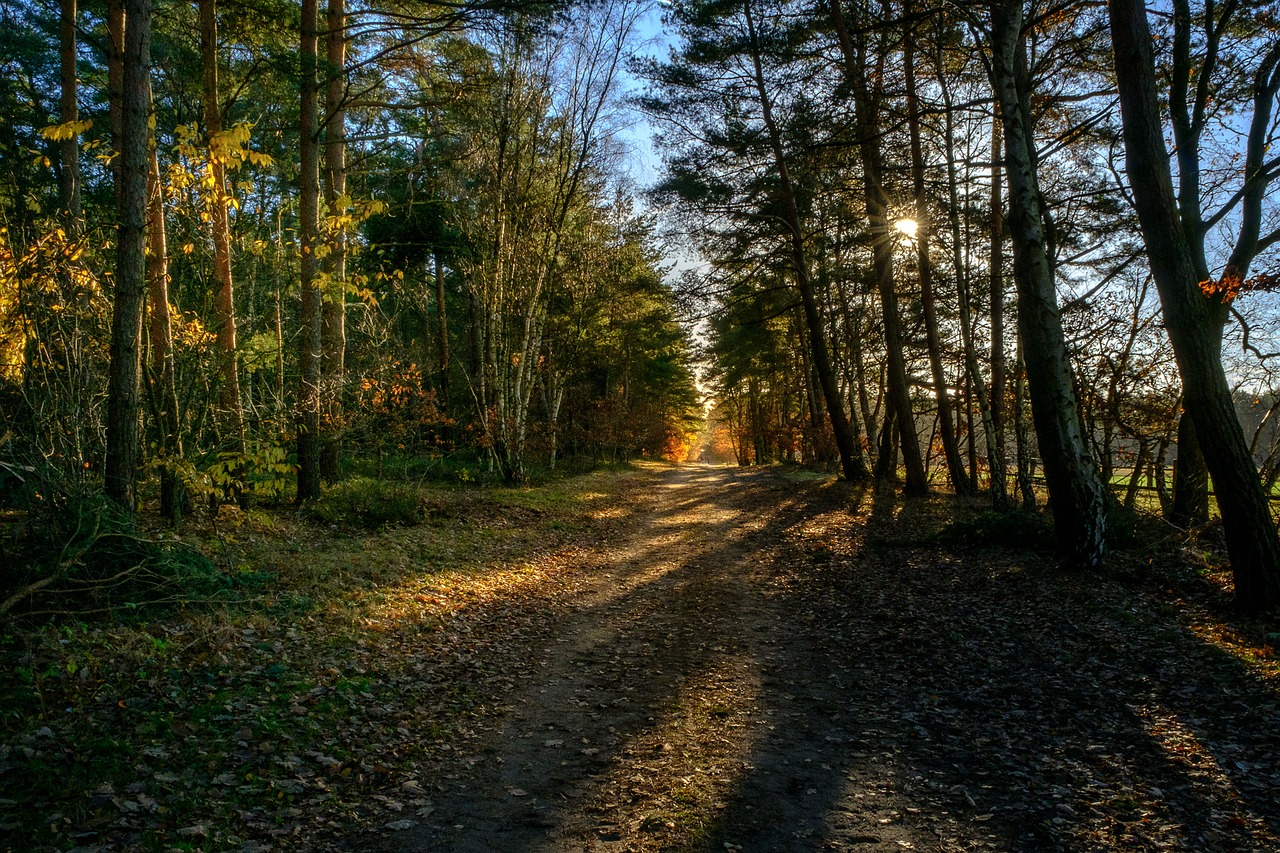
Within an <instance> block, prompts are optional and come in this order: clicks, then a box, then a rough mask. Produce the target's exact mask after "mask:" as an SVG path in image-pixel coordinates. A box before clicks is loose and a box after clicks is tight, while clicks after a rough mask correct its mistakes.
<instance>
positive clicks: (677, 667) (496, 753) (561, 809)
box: [357, 472, 803, 851]
mask: <svg viewBox="0 0 1280 853" xmlns="http://www.w3.org/2000/svg"><path fill="white" fill-rule="evenodd" d="M761 478H763V479H761ZM715 479H716V480H717V481H718V482H724V481H725V478H724V476H723V475H721V476H718V477H716V478H715ZM744 480H745V481H746V482H745V483H743V481H744ZM684 482H686V481H680V480H677V483H678V484H681V485H683V483H684ZM729 482H731V483H741V484H743V485H744V486H745V488H743V489H741V490H735V491H725V490H719V492H718V494H719V495H720V496H719V497H718V498H717V497H716V496H714V495H713V496H711V497H708V498H705V499H697V500H693V501H690V500H680V499H679V496H678V497H677V500H676V502H675V503H674V505H673V507H671V508H670V509H663V510H659V511H654V512H651V513H650V515H652V516H653V518H654V519H655V520H658V519H661V518H663V517H665V516H668V515H670V514H672V513H673V512H674V513H680V512H688V511H689V508H690V507H691V506H694V505H697V504H704V503H714V504H717V505H718V507H719V508H720V509H721V510H723V513H724V516H725V517H723V518H721V519H720V520H717V521H714V522H712V524H711V527H712V534H711V535H710V536H708V537H707V539H706V541H708V542H713V543H716V544H715V546H714V547H711V548H710V549H709V550H706V551H703V552H701V553H695V554H693V555H692V556H691V557H689V558H687V559H676V560H672V561H669V563H667V564H664V561H665V560H666V557H665V555H664V554H663V545H662V544H661V542H659V543H658V544H656V545H654V544H652V543H650V542H649V541H648V540H649V539H650V538H651V536H652V534H653V531H652V529H651V528H644V529H641V530H638V531H636V532H635V534H634V535H633V536H631V537H629V539H621V540H619V541H617V542H616V543H614V544H615V546H616V548H617V549H618V550H620V551H628V550H634V551H635V553H632V554H631V556H630V557H628V558H627V560H625V561H624V563H623V564H615V565H610V566H608V571H609V573H610V574H612V575H614V576H616V577H617V578H618V580H619V582H620V584H621V588H622V589H623V590H624V591H622V592H621V593H620V594H617V595H606V596H604V597H603V599H602V600H600V601H598V602H595V603H593V604H591V605H590V606H585V607H581V608H578V609H576V610H575V611H574V612H572V613H571V614H570V615H569V616H568V618H567V620H566V621H565V622H564V623H563V624H562V625H561V626H560V629H559V630H558V631H557V632H556V636H552V637H549V638H548V640H549V642H547V643H545V644H544V645H543V646H542V648H541V650H540V652H539V653H538V654H537V655H535V658H534V659H532V660H530V661H529V668H528V670H527V671H526V673H524V675H523V676H522V677H521V678H520V679H519V680H520V682H521V684H522V685H523V686H519V687H516V688H515V689H514V690H513V691H512V695H511V696H510V697H508V700H509V701H511V702H512V704H510V705H509V706H508V707H507V708H505V709H504V711H505V718H504V719H503V724H502V728H501V731H500V732H499V733H498V736H497V737H496V738H495V739H493V740H491V741H490V742H489V743H487V744H486V745H485V746H484V747H483V749H482V750H481V751H480V752H479V753H478V754H476V755H473V756H463V757H462V758H461V759H460V761H459V765H460V766H459V767H458V772H456V773H453V774H450V776H451V777H452V778H449V777H446V778H445V779H444V780H441V781H442V782H443V783H444V784H443V786H442V787H443V790H442V791H441V792H440V794H439V795H438V796H437V797H434V798H433V802H434V804H435V811H434V812H432V813H431V814H430V815H429V818H428V822H427V824H426V825H424V826H421V827H419V828H417V830H416V831H415V832H414V833H413V834H412V835H408V836H407V837H405V838H403V839H400V842H401V843H400V844H399V845H398V846H399V847H400V849H406V850H423V851H425V850H458V851H469V850H476V851H479V850H486V851H487V850H533V849H539V848H541V847H543V846H545V845H546V844H548V843H550V840H551V839H552V838H554V837H555V836H556V835H557V832H558V831H560V832H564V831H566V830H567V829H568V830H581V827H569V824H571V823H573V822H574V821H577V820H580V815H579V812H580V810H581V808H582V806H583V804H584V803H585V802H586V801H587V800H588V799H589V798H590V797H591V796H592V794H593V792H595V791H596V790H598V789H599V787H600V786H601V785H602V784H603V782H604V780H605V779H606V778H607V777H608V775H609V773H610V772H611V771H612V770H614V769H615V768H616V765H617V763H618V761H619V754H620V750H622V749H623V748H624V747H625V746H626V745H627V744H628V743H629V742H631V741H633V740H635V739H636V738H637V737H639V736H640V735H641V734H642V733H644V732H646V731H648V730H650V729H651V728H652V727H653V726H654V725H655V721H658V720H661V719H663V718H664V717H666V716H668V715H669V714H670V713H672V712H673V709H675V708H676V707H677V706H678V705H679V703H680V701H681V699H682V697H683V692H684V686H685V685H686V684H688V683H689V682H691V681H693V680H696V679H697V678H699V677H700V675H701V674H703V673H706V672H708V671H710V670H712V669H714V668H715V667H717V666H718V665H719V664H720V663H721V662H722V661H724V660H725V659H726V658H728V657H730V656H733V655H735V654H738V653H740V652H741V639H742V637H741V635H742V633H743V632H742V630H741V628H742V624H743V619H744V614H746V613H747V612H748V611H749V610H750V608H751V606H752V604H751V602H750V601H749V600H748V599H749V598H750V597H751V590H750V589H749V588H748V587H747V586H746V585H745V584H744V583H742V581H741V579H740V575H739V574H738V573H737V571H736V570H734V569H733V567H736V566H737V565H738V564H739V563H741V562H742V561H743V558H744V557H747V556H749V555H751V554H753V553H755V552H756V551H758V550H759V549H760V548H761V547H762V541H761V540H762V538H763V539H767V538H770V537H773V538H776V537H777V535H778V533H777V531H778V528H777V527H775V526H774V524H773V523H771V518H772V517H770V516H766V517H763V518H761V517H759V516H758V515H756V514H753V515H752V516H751V517H744V516H743V514H742V513H740V512H737V511H736V508H737V507H738V506H740V505H752V506H753V507H754V506H755V505H756V502H757V501H758V487H757V486H755V485H754V483H756V482H766V483H768V484H770V485H771V484H772V479H771V478H770V477H769V475H767V474H759V473H750V474H740V473H736V472H735V473H734V474H732V475H731V476H730V477H729ZM705 485H706V484H705V483H693V484H691V487H697V488H702V487H705ZM753 494H754V495H756V497H753V496H752V495H753ZM780 503H782V502H781V501H780ZM795 513H796V514H802V513H803V509H802V508H797V509H796V510H795ZM637 543H638V544H640V545H641V546H642V547H640V548H639V549H634V548H633V546H635V545H636V544H637ZM632 572H638V573H639V575H640V577H634V578H633V577H631V573H632ZM628 581H638V582H634V583H631V584H630V585H629V588H627V586H628V584H627V582H628ZM549 757H550V760H549ZM468 765H469V766H468ZM357 846H358V845H357Z"/></svg>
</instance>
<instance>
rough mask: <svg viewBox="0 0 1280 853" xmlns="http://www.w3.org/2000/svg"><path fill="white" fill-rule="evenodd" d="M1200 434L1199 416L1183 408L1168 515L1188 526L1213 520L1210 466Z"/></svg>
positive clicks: (1168, 517)
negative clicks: (1196, 418) (1195, 416)
mask: <svg viewBox="0 0 1280 853" xmlns="http://www.w3.org/2000/svg"><path fill="white" fill-rule="evenodd" d="M1196 438H1197V437H1196V423H1195V419H1194V418H1192V417H1191V416H1190V415H1188V414H1187V413H1186V412H1183V413H1182V415H1181V417H1179V418H1178V441H1177V446H1178V456H1177V458H1176V459H1174V461H1173V499H1172V500H1171V501H1170V503H1169V512H1168V513H1167V514H1166V515H1165V518H1167V519H1168V520H1169V523H1170V524H1173V525H1175V526H1177V527H1181V528H1184V529H1185V528H1189V527H1195V526H1196V525H1199V524H1204V523H1205V522H1206V521H1208V520H1209V469H1208V467H1206V465H1205V459H1204V453H1203V452H1202V451H1201V450H1200V442H1199V441H1197V440H1196Z"/></svg>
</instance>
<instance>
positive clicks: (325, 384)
mask: <svg viewBox="0 0 1280 853" xmlns="http://www.w3.org/2000/svg"><path fill="white" fill-rule="evenodd" d="M326 25H327V28H328V33H327V37H326V55H327V60H328V67H327V69H326V71H327V72H328V81H327V83H326V85H325V115H326V116H327V120H326V121H325V127H324V173H325V182H324V197H325V202H326V204H327V206H328V208H329V215H330V216H340V215H342V214H343V213H344V212H345V211H344V210H341V209H339V208H340V205H339V201H340V200H341V199H343V198H344V197H345V196H346V193H347V112H346V82H347V81H346V73H345V71H344V68H345V67H346V62H347V32H346V27H347V10H346V5H345V0H329V4H328V7H327V8H326ZM324 269H325V272H326V273H327V282H328V285H327V291H328V293H327V294H326V296H325V299H324V309H323V310H324V319H323V327H324V328H323V338H324V341H323V346H324V357H323V365H322V370H323V374H324V377H323V380H322V388H323V396H324V400H323V406H324V415H323V418H322V423H321V433H322V446H321V452H320V473H321V476H322V477H324V479H325V480H327V481H329V482H333V481H335V480H337V479H338V476H339V474H340V469H341V466H342V432H343V422H344V416H343V389H344V388H345V387H346V350H347V287H346V284H347V281H346V278H347V232H346V228H345V227H341V226H340V227H338V228H337V229H336V230H335V231H334V234H333V242H332V244H331V245H330V246H329V254H328V255H327V256H325V259H324Z"/></svg>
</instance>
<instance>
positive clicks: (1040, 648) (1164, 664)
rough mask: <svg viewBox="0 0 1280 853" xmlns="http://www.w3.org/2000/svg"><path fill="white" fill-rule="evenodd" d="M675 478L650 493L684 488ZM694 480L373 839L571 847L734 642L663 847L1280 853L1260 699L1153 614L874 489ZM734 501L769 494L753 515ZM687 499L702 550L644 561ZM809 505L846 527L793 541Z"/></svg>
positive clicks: (361, 845)
mask: <svg viewBox="0 0 1280 853" xmlns="http://www.w3.org/2000/svg"><path fill="white" fill-rule="evenodd" d="M681 476H683V475H672V477H674V478H675V479H674V480H673V479H670V478H668V477H659V478H657V479H656V480H655V482H659V483H665V484H669V485H672V487H673V488H674V489H677V490H679V489H680V488H683V487H684V486H688V487H690V488H694V487H697V488H698V489H700V488H702V487H703V486H704V485H706V482H700V481H705V480H706V479H707V476H706V475H700V476H699V477H698V478H697V479H694V478H692V477H690V478H686V479H684V480H681V479H680V477H681ZM710 479H711V480H713V481H714V482H716V483H731V484H734V485H736V486H737V488H728V487H726V488H718V489H717V492H715V493H713V494H711V495H707V494H702V493H700V494H695V495H693V496H692V497H686V496H683V495H680V494H679V493H678V491H677V494H676V495H674V496H673V498H672V500H670V501H669V502H667V503H666V504H665V505H663V506H659V507H656V508H655V507H651V508H650V509H649V510H647V514H648V515H649V516H650V517H651V518H652V520H653V521H654V525H655V526H654V527H641V528H640V529H636V530H635V532H634V533H633V534H632V535H630V536H628V537H622V538H619V539H618V541H617V542H616V543H614V544H615V545H616V546H617V547H618V548H619V549H623V550H626V549H631V550H632V551H633V553H632V555H631V557H630V558H629V560H630V562H631V564H632V565H631V570H629V569H627V567H626V566H625V565H624V566H618V565H610V566H608V568H607V569H606V570H607V571H608V572H610V573H611V574H614V575H617V576H618V577H617V580H618V583H619V590H618V591H617V594H603V595H601V596H598V597H597V598H594V599H591V600H589V601H584V602H583V603H582V604H581V606H578V607H575V608H572V609H571V611H570V612H569V613H568V615H567V616H566V617H565V618H564V620H563V621H562V622H561V623H560V624H559V625H557V626H553V627H554V630H551V631H549V632H548V633H546V634H545V635H542V636H541V637H540V638H539V641H538V642H537V643H535V644H534V648H536V649H537V652H536V653H535V654H534V655H533V657H532V658H531V659H530V661H529V668H528V670H527V671H526V672H525V673H523V674H522V675H520V676H518V677H517V678H516V680H515V686H514V687H512V689H511V690H510V692H509V693H508V694H505V696H504V695H499V694H501V691H500V690H496V689H495V695H497V696H498V699H497V700H495V701H500V702H505V703H506V704H505V705H503V706H501V707H497V708H495V709H494V710H493V713H494V714H496V715H499V716H500V717H501V719H502V721H503V723H502V727H501V729H500V731H499V732H498V734H497V736H496V737H495V738H493V739H491V740H489V741H488V742H487V743H486V744H485V745H484V746H483V747H481V748H476V747H475V745H467V746H464V747H462V748H460V749H459V752H458V758H457V759H456V760H455V761H454V762H453V763H452V764H453V767H452V770H448V769H446V775H445V777H444V778H442V779H440V780H436V781H437V783H438V784H437V789H436V790H437V793H436V795H434V796H433V802H434V804H435V808H436V811H435V812H433V813H431V814H430V815H429V816H428V817H427V818H426V820H425V822H424V825H423V826H420V827H419V828H418V829H417V830H415V833H414V834H412V835H406V836H404V837H400V838H398V839H396V845H395V846H396V847H397V848H398V849H405V850H462V851H466V850H543V849H545V850H553V849H567V848H566V846H565V845H566V844H567V843H568V839H575V840H580V839H582V838H590V837H591V836H592V826H591V825H590V820H591V816H590V815H584V814H583V806H584V804H586V803H588V802H589V801H590V800H591V799H592V797H593V796H594V795H596V794H598V793H599V792H600V791H601V790H602V789H603V788H604V787H605V786H606V785H607V783H608V782H609V780H610V778H611V776H612V775H613V774H616V773H618V772H621V771H622V770H624V769H625V768H627V766H628V765H627V755H626V751H627V747H628V744H631V743H633V742H636V741H639V740H641V739H643V738H644V737H645V736H646V734H647V733H651V732H653V731H654V730H655V729H656V727H658V726H659V725H661V721H662V720H663V719H664V718H666V717H668V716H669V715H671V714H673V713H676V712H677V711H678V709H679V707H680V704H681V700H682V698H683V697H684V695H685V692H686V691H687V688H688V686H689V685H690V684H691V683H693V682H695V681H696V680H697V679H699V678H700V677H701V676H703V675H704V674H706V673H709V672H712V671H713V670H716V669H717V667H720V666H721V665H722V664H723V663H724V662H725V661H727V660H729V659H733V658H739V659H745V660H748V661H749V662H750V664H751V666H752V667H753V669H754V674H755V677H756V678H757V680H758V691H757V693H756V695H755V696H754V699H753V708H752V711H751V717H752V723H751V725H750V726H749V729H748V731H747V732H746V734H745V736H744V737H745V743H746V754H745V760H744V761H743V762H742V767H741V772H740V773H739V774H738V775H737V777H736V778H735V779H734V780H733V782H732V783H731V784H730V786H729V789H728V791H727V793H726V795H725V798H724V801H723V803H722V805H721V806H720V807H719V808H718V811H717V813H716V814H715V815H714V818H713V820H712V822H711V824H710V825H709V826H708V827H706V829H705V831H704V832H703V833H702V834H701V835H700V836H699V837H698V838H697V839H696V840H695V841H691V842H689V843H688V844H687V845H686V847H684V848H682V849H696V850H723V849H732V846H737V847H740V848H741V849H745V850H758V851H771V850H818V849H855V850H902V849H919V850H961V849H999V850H1019V851H1022V850H1026V851H1039V850H1094V849H1098V850H1108V849H1110V850H1126V851H1127V850H1146V849H1152V850H1154V849H1183V850H1211V851H1217V850H1221V851H1234V850H1251V849H1277V850H1280V841H1278V840H1277V833H1280V805H1278V803H1277V798H1276V797H1275V794H1274V792H1275V790H1276V789H1277V788H1276V786H1277V784H1278V783H1280V766H1277V761H1278V760H1280V725H1277V724H1278V723H1280V696H1277V693H1276V691H1275V690H1274V689H1273V688H1272V687H1270V686H1268V685H1267V684H1265V683H1263V682H1262V681H1260V680H1259V679H1258V678H1257V677H1256V676H1255V675H1254V674H1253V673H1252V672H1251V671H1250V670H1249V668H1248V667H1247V666H1245V665H1244V664H1243V663H1242V662H1240V661H1238V660H1237V659H1235V658H1234V657H1232V656H1230V655H1227V654H1225V653H1223V652H1221V651H1220V650H1218V649H1217V648H1215V647H1213V646H1211V645H1208V644H1206V643H1205V642H1203V641H1202V640H1201V639H1199V638H1198V637H1196V636H1195V635H1194V634H1192V633H1190V632H1189V631H1187V630H1184V629H1182V628H1180V627H1178V623H1177V620H1176V615H1174V614H1170V613H1169V612H1167V611H1166V610H1163V609H1162V608H1161V605H1160V604H1159V602H1156V601H1153V600H1151V599H1150V598H1148V597H1143V596H1142V595H1141V594H1139V593H1135V592H1134V591H1133V590H1132V589H1127V588H1123V587H1119V586H1117V585H1115V584H1112V583H1107V582H1103V581H1097V582H1088V581H1086V580H1085V579H1081V578H1079V577H1075V576H1070V575H1065V574H1062V573H1060V572H1058V571H1056V570H1055V569H1053V568H1052V567H1050V566H1049V565H1047V564H1046V563H1038V562H1035V561H1034V560H1032V559H1027V558H1023V557H1021V556H1018V555H1013V554H1009V553H1005V552H994V551H970V552H965V553H951V552H948V551H945V550H943V549H940V548H935V547H927V546H919V545H913V544H910V543H911V542H913V541H915V542H918V541H919V540H920V529H919V528H920V525H921V523H922V520H921V518H920V516H921V514H922V513H927V512H931V511H932V510H933V508H931V507H929V506H927V505H926V504H919V503H917V504H915V505H914V506H908V507H907V508H906V509H903V508H902V507H901V506H900V505H899V504H898V503H897V501H896V499H895V497H894V496H893V495H892V494H890V493H888V492H873V493H871V494H870V495H866V494H864V493H862V492H856V491H854V490H851V489H849V488H848V487H845V486H843V485H841V486H838V487H834V488H832V487H827V488H816V487H812V486H797V485H796V484H794V483H786V482H783V481H782V480H781V479H780V478H778V477H776V476H775V475H773V474H772V473H771V472H768V471H760V470H756V471H752V470H746V471H735V470H732V469H730V470H728V471H719V472H715V475H714V476H712V477H711V478H710ZM762 493H767V494H773V493H776V496H777V502H776V503H777V506H776V507H775V508H773V509H772V510H771V511H770V512H769V513H767V514H763V513H759V512H757V510H758V509H759V503H760V496H761V494H762ZM705 505H713V506H714V508H716V509H717V510H721V511H723V512H724V513H725V514H726V515H725V516H724V517H722V518H719V519H718V520H715V521H713V522H711V528H712V534H713V535H712V537H711V539H712V541H715V542H716V543H717V544H716V545H715V547H712V548H710V549H709V550H706V551H703V552H701V553H695V554H692V555H689V556H687V557H681V558H679V559H675V558H672V559H670V560H668V561H667V563H666V564H663V563H662V561H663V559H664V557H663V554H662V551H663V549H664V548H666V547H671V546H670V539H669V537H668V539H666V540H660V541H658V542H657V543H656V544H655V543H654V542H651V541H649V540H650V538H651V537H652V536H653V535H654V530H655V528H660V526H661V522H662V521H665V520H668V519H671V518H674V517H676V516H678V515H679V514H680V513H686V512H689V511H690V510H691V509H692V508H695V507H703V508H705ZM851 505H853V506H857V505H862V506H864V507H865V508H864V509H863V510H860V512H861V518H857V517H855V516H854V515H851V514H849V513H848V508H849V507H850V506H851ZM734 512H736V513H737V514H736V515H732V513H734ZM817 516H825V517H828V518H827V520H828V523H829V528H830V529H833V530H842V531H843V534H842V536H843V539H844V541H846V542H849V543H857V542H860V541H861V539H862V538H863V535H864V531H863V530H862V529H861V527H860V526H863V525H865V526H871V527H875V528H876V531H875V533H876V535H875V538H874V541H873V542H872V544H871V546H870V547H866V548H862V549H858V548H856V547H854V546H850V547H849V548H847V549H845V550H843V551H841V550H839V549H837V551H836V553H834V554H831V553H828V552H826V551H825V550H817V551H815V550H814V549H813V548H812V547H811V541H810V540H808V539H805V538H804V537H805V529H804V528H805V527H806V525H808V524H810V523H811V522H812V521H813V519H814V518H815V517H817ZM881 534H885V535H881ZM670 535H674V534H669V536H670ZM796 540H799V541H796ZM664 541H665V542H667V544H665V545H664V544H663V542H664ZM762 556H763V557H764V559H762ZM654 561H656V562H657V565H656V567H655V566H654V565H653V563H654ZM726 565H728V566H732V567H734V568H733V569H732V570H729V571H726V570H725V569H724V567H725V566H726ZM646 566H647V567H648V568H645V567H646ZM632 570H634V571H632ZM629 572H630V573H629ZM464 615H465V614H464ZM513 618H519V619H528V620H530V621H536V619H537V618H539V617H538V616H537V614H536V613H534V614H524V613H520V612H514V613H513ZM575 637H580V638H581V639H577V640H575V639H573V638H575ZM495 654H497V652H495ZM481 669H482V670H483V667H481ZM478 674H480V673H478V672H477V670H475V669H474V668H471V669H462V670H459V671H458V672H457V677H458V678H459V679H460V680H465V679H469V678H473V677H475V676H477V675H478ZM481 680H482V679H481ZM521 699H523V700H525V701H524V702H521V701H520V700H521ZM548 755H550V756H552V757H553V760H548ZM584 821H586V823H584ZM604 826H605V824H604V823H602V824H600V828H602V829H603V828H604ZM612 838H614V836H613V835H610V834H607V833H605V834H603V835H601V836H599V838H597V839H596V840H594V841H591V842H590V843H596V841H601V842H602V843H604V844H606V845H607V844H608V843H609V841H610V840H611V839H612ZM582 844H587V842H581V843H576V844H574V845H570V846H572V847H573V849H581V848H582ZM726 845H731V847H729V848H726ZM371 846H372V844H371V843H370V842H369V841H368V840H367V839H361V840H356V841H354V842H353V844H352V847H353V848H354V849H371ZM588 846H589V844H588Z"/></svg>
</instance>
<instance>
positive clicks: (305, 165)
mask: <svg viewBox="0 0 1280 853" xmlns="http://www.w3.org/2000/svg"><path fill="white" fill-rule="evenodd" d="M317 14H318V9H317V3H316V0H302V22H301V29H300V34H301V41H300V48H299V63H300V72H301V79H300V84H299V86H300V95H301V96H300V98H299V109H300V113H299V120H298V151H299V154H300V166H299V171H298V232H299V237H300V247H299V248H300V251H301V253H302V260H301V268H302V274H301V285H302V311H301V315H300V323H301V327H302V328H301V333H300V334H299V335H298V402H297V429H298V439H297V442H298V501H299V503H305V502H307V501H313V500H316V499H317V498H319V497H320V407H321V396H320V382H321V375H322V373H321V371H322V363H323V362H322V359H323V352H324V349H323V338H322V326H323V316H322V312H323V307H322V295H321V293H320V281H319V279H320V276H319V273H320V259H319V257H318V254H317V253H318V250H319V248H320V185H319V182H320V173H319V169H320V156H319V148H320V140H319V135H318V127H317V115H316V96H317V92H318V89H319V86H318V80H317V78H316V69H317V55H316V51H317V47H318V38H317V33H316V25H317Z"/></svg>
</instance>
